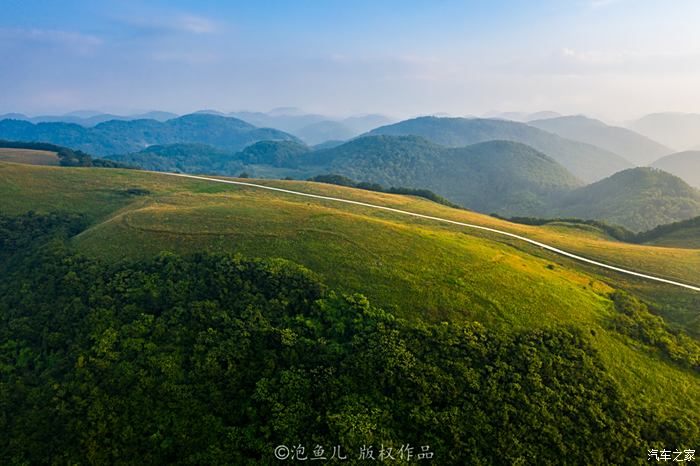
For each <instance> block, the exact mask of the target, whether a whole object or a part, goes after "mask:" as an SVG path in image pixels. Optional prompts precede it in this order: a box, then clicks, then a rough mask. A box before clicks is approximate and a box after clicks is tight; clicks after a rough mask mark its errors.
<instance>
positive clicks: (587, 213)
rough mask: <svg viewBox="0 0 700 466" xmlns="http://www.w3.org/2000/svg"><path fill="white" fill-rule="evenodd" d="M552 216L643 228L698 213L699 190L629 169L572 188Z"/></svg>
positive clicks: (646, 170) (648, 170) (662, 175)
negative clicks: (575, 188) (577, 187)
mask: <svg viewBox="0 0 700 466" xmlns="http://www.w3.org/2000/svg"><path fill="white" fill-rule="evenodd" d="M550 214H551V215H552V216H556V217H559V216H566V217H577V218H583V219H596V220H603V221H605V222H609V223H613V224H619V225H624V226H625V227H626V228H629V229H630V230H633V231H635V232H638V231H645V230H649V229H652V228H655V227H656V226H658V225H663V224H667V223H671V222H677V221H680V220H686V219H689V218H693V217H697V216H698V215H700V191H698V190H696V189H693V188H691V187H690V186H688V184H686V183H685V182H684V181H683V180H681V179H680V178H678V177H676V176H673V175H671V174H669V173H666V172H663V171H661V170H658V169H655V168H633V169H630V170H625V171H622V172H620V173H616V174H615V175H613V176H611V177H610V178H606V179H604V180H602V181H599V182H597V183H593V184H591V185H589V186H585V187H583V188H580V189H577V190H575V191H572V192H571V193H569V194H567V195H566V196H563V197H562V198H561V199H560V200H559V202H557V203H556V204H554V205H553V206H552V208H551V209H550Z"/></svg>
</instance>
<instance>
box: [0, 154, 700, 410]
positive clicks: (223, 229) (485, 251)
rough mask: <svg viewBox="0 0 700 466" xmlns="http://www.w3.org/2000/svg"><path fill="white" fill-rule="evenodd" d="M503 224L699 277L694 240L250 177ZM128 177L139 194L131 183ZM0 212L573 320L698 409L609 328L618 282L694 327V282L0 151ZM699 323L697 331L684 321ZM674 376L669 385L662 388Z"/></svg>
mask: <svg viewBox="0 0 700 466" xmlns="http://www.w3.org/2000/svg"><path fill="white" fill-rule="evenodd" d="M256 182H259V183H263V184H269V185H275V186H284V187H285V188H288V189H295V190H300V191H305V192H311V193H318V194H325V195H329V196H339V197H344V198H349V199H356V200H361V201H364V202H368V203H374V204H381V205H387V206H391V207H395V208H400V209H405V210H411V211H415V212H421V213H426V214H429V215H434V216H439V217H445V218H451V219H455V220H459V221H463V222H470V223H477V224H481V225H485V226H491V227H495V228H500V229H503V230H508V231H512V232H514V233H519V234H523V235H526V236H528V237H531V238H533V239H537V240H541V241H544V242H547V243H550V244H552V245H554V246H559V247H562V248H564V249H567V250H571V251H572V252H577V253H581V254H585V255H587V256H590V257H592V258H596V259H600V260H603V261H605V262H609V263H613V264H619V265H622V266H627V267H630V268H634V269H638V270H640V271H645V272H649V273H654V274H659V275H663V276H669V277H673V278H677V279H681V280H686V281H689V282H697V281H698V278H697V277H699V276H700V274H699V273H698V272H699V271H700V251H695V250H690V249H678V248H670V247H652V246H644V245H630V244H625V243H620V242H616V241H612V240H610V239H609V238H606V237H605V236H604V235H601V234H599V233H598V232H596V231H595V230H591V229H589V228H585V229H580V228H573V227H571V226H570V225H559V224H557V225H551V226H545V227H535V226H528V225H519V224H511V223H509V222H505V221H502V220H499V219H495V218H492V217H489V216H484V215H480V214H475V213H473V212H469V211H464V210H456V209H451V208H448V207H446V206H442V205H439V204H435V203H432V202H429V201H426V200H424V199H420V198H414V197H409V196H399V195H390V194H384V193H377V192H369V191H361V190H355V189H351V188H344V187H340V186H334V185H325V184H318V183H306V182H298V181H271V180H265V181H256ZM130 188H139V189H142V190H147V191H148V192H149V193H150V194H148V195H142V196H134V195H130V194H129V193H128V192H127V190H128V189H130ZM0 196H1V197H2V199H3V202H2V204H0V212H2V213H9V214H18V213H22V212H26V211H28V210H35V211H45V212H48V211H57V210H58V211H66V212H76V213H83V214H85V215H87V217H88V219H89V220H90V222H91V224H92V226H91V227H90V228H89V229H88V230H86V231H84V232H83V233H81V234H80V235H78V236H77V237H75V238H73V239H72V240H71V244H72V246H73V247H75V248H76V249H78V250H80V251H82V252H84V253H86V254H89V255H92V256H96V257H102V258H105V259H108V260H121V259H124V258H131V257H146V256H150V255H153V254H156V253H158V252H160V251H163V250H169V251H173V252H178V253H188V252H193V251H201V250H209V251H230V252H240V253H243V254H245V255H248V256H259V257H284V258H287V259H290V260H293V261H295V262H298V263H300V264H303V265H305V266H307V267H308V268H310V269H312V270H314V271H315V272H317V273H319V274H320V275H322V276H323V278H324V281H326V283H328V284H329V285H330V286H332V287H334V288H337V289H340V290H343V291H347V292H361V293H363V294H365V295H367V296H368V297H369V298H370V299H371V300H372V301H373V302H374V303H376V304H377V305H380V306H383V307H385V308H387V309H389V310H391V311H392V312H395V313H397V314H400V315H402V316H404V317H408V318H411V317H415V316H419V317H421V318H423V319H427V320H431V321H441V320H479V321H481V322H483V323H485V324H487V325H491V326H498V327H501V328H505V329H513V330H515V329H519V328H533V327H551V326H562V325H567V326H568V325H572V326H575V327H579V328H582V329H584V330H585V331H587V332H590V333H591V335H593V334H595V336H592V339H593V341H594V344H595V346H596V348H597V349H598V350H599V351H600V353H601V355H602V357H603V360H604V361H605V364H606V367H608V369H609V370H610V371H611V373H612V374H614V376H615V377H616V378H617V379H618V380H619V381H620V382H621V383H622V385H623V386H624V387H626V388H627V390H628V391H629V393H630V394H631V395H634V396H636V397H638V398H639V399H640V400H644V399H648V400H649V401H650V402H653V403H655V404H656V405H657V406H659V409H663V410H669V411H674V412H675V410H677V409H680V408H679V407H683V408H684V409H695V410H698V409H700V376H698V375H697V374H696V373H690V372H689V371H686V370H684V369H681V368H679V367H677V366H675V365H673V364H670V363H669V362H667V361H666V360H665V359H663V358H662V357H661V356H660V355H658V354H657V353H655V352H652V351H649V350H647V349H643V348H639V347H638V346H637V344H636V343H634V342H633V341H631V340H629V339H627V338H626V337H623V336H621V335H619V334H617V333H614V332H613V331H611V330H609V329H608V323H607V322H608V321H609V319H610V318H611V317H612V316H613V315H614V313H615V311H614V309H613V306H612V302H611V301H610V299H609V298H608V294H609V293H610V292H611V291H612V289H613V288H624V289H626V290H629V291H631V292H633V293H635V294H637V295H638V296H641V297H642V298H644V299H646V300H648V301H652V302H654V303H656V304H657V305H658V311H659V312H660V313H662V314H663V315H664V316H665V317H666V318H667V320H668V321H669V322H670V323H671V324H673V325H676V326H677V327H680V326H685V327H688V329H689V330H690V331H691V332H692V331H693V329H694V327H693V326H694V325H698V329H700V321H699V320H698V312H697V309H698V308H700V306H699V305H698V304H699V301H698V300H699V299H700V297H699V296H698V294H697V293H692V292H684V291H682V290H679V289H675V288H671V287H668V286H665V285H658V284H653V283H650V282H645V281H642V280H637V279H633V278H628V277H625V276H621V275H619V274H615V273H613V272H603V271H601V270H599V269H597V268H594V267H590V266H584V265H581V264H578V263H575V262H573V261H570V260H567V259H564V258H561V257H558V256H554V255H552V254H550V253H546V252H544V251H542V250H540V249H539V248H536V247H534V246H530V245H526V244H523V243H522V242H518V241H516V240H512V239H508V238H504V237H501V236H496V235H493V234H490V233H485V232H479V231H476V230H469V229H466V228H462V227H457V226H452V225H447V224H440V223H436V222H433V221H429V220H425V219H417V218H412V217H407V216H401V215H398V214H395V213H391V212H384V211H376V210H372V209H368V208H365V207H361V206H353V205H347V204H342V203H336V202H331V201H324V200H317V199H311V198H304V197H299V196H293V195H289V194H282V193H274V192H269V191H264V190H260V189H256V188H248V187H240V186H232V185H225V184H216V183H212V182H207V181H198V180H192V179H186V178H176V177H170V176H167V175H162V174H157V173H148V172H139V171H129V170H114V169H92V168H90V169H83V168H52V167H38V166H29V165H18V164H4V163H0ZM696 334H697V333H696ZM670 387H672V389H671V388H670Z"/></svg>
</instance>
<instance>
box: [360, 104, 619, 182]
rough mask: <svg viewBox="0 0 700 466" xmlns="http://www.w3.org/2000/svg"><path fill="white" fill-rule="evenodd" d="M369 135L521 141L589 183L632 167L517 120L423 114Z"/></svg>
mask: <svg viewBox="0 0 700 466" xmlns="http://www.w3.org/2000/svg"><path fill="white" fill-rule="evenodd" d="M369 134H374V135H379V134H383V135H394V136H398V135H414V136H421V137H424V138H426V139H428V140H429V141H432V142H434V143H436V144H442V145H444V146H448V147H462V146H466V145H470V144H476V143H480V142H486V141H493V140H504V141H514V142H520V143H523V144H527V145H528V146H531V147H533V148H534V149H536V150H538V151H540V152H542V153H544V154H547V155H548V156H550V157H552V158H553V159H554V160H556V161H557V162H559V163H560V164H562V165H563V166H564V167H566V168H567V169H568V170H569V171H570V172H571V173H573V174H574V175H576V176H577V177H578V178H580V179H582V180H584V181H589V182H590V181H596V180H600V179H602V178H605V177H606V176H610V175H612V174H613V173H616V172H618V171H620V170H624V169H626V168H629V167H630V166H631V164H630V163H629V162H628V161H626V160H625V159H623V158H622V157H620V156H619V155H616V154H613V153H612V152H609V151H606V150H604V149H601V148H599V147H595V146H591V145H589V144H585V143H582V142H576V141H571V140H569V139H564V138H562V137H560V136H557V135H555V134H552V133H548V132H546V131H542V130H541V129H538V128H534V127H532V126H528V125H526V124H525V123H517V122H515V121H506V120H491V119H481V118H437V117H420V118H414V119H411V120H406V121H401V122H399V123H395V124H393V125H388V126H382V127H381V128H377V129H374V130H372V131H371V132H370V133H369Z"/></svg>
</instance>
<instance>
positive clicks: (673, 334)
mask: <svg viewBox="0 0 700 466" xmlns="http://www.w3.org/2000/svg"><path fill="white" fill-rule="evenodd" d="M612 298H613V301H614V302H615V309H617V310H618V311H619V312H620V314H619V315H617V316H615V318H614V319H613V322H612V325H613V327H614V328H615V330H617V331H618V332H620V333H622V334H624V335H627V336H629V337H631V338H633V339H635V340H637V341H639V342H641V343H644V344H645V345H648V346H651V347H654V348H657V349H659V350H660V351H661V352H662V353H663V354H664V355H665V356H666V357H668V358H669V359H671V360H672V361H674V362H676V363H678V364H680V365H682V366H685V367H687V368H689V369H694V370H696V371H698V372H700V345H698V343H697V342H695V340H693V339H692V338H690V337H689V336H687V335H686V334H685V333H683V332H681V331H673V330H671V329H670V328H669V327H668V325H666V323H665V322H664V320H663V319H662V318H661V317H659V316H657V315H654V314H652V313H651V312H649V309H648V308H647V306H646V305H645V304H644V303H642V302H640V301H639V300H638V299H637V298H635V297H634V296H631V295H629V294H627V293H625V292H623V291H616V292H615V293H614V294H613V295H612Z"/></svg>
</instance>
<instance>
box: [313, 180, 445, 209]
mask: <svg viewBox="0 0 700 466" xmlns="http://www.w3.org/2000/svg"><path fill="white" fill-rule="evenodd" d="M308 181H315V182H317V183H328V184H336V185H339V186H347V187H349V188H358V189H366V190H368V191H377V192H382V193H390V194H404V195H407V196H417V197H422V198H425V199H428V200H430V201H433V202H436V203H438V204H442V205H446V206H449V207H453V208H459V206H458V205H456V204H453V203H451V202H450V201H448V200H447V199H445V198H444V197H442V196H438V195H437V194H435V193H434V192H432V191H429V190H427V189H414V188H403V187H398V188H395V187H391V188H388V189H386V188H384V187H383V186H382V185H380V184H378V183H369V182H366V181H362V182H356V181H354V180H351V179H350V178H348V177H345V176H342V175H333V174H330V175H318V176H314V177H312V178H309V179H308Z"/></svg>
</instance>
